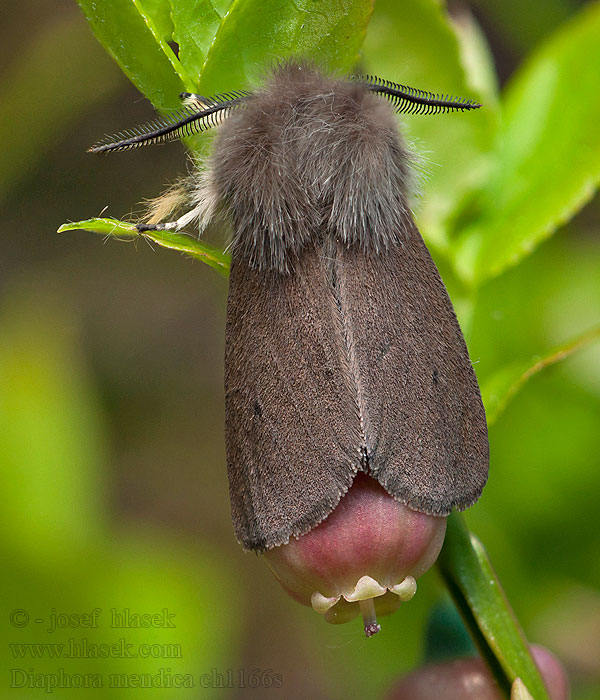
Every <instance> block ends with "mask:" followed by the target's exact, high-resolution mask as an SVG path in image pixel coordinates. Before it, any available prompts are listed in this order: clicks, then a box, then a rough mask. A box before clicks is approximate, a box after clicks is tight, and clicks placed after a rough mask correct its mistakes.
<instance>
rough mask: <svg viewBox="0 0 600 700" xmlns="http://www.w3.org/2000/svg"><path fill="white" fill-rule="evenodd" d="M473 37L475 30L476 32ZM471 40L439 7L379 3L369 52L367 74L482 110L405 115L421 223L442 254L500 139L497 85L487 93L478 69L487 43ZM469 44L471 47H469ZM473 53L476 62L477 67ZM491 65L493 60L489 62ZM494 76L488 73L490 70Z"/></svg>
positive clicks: (410, 1) (421, 0) (430, 0)
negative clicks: (464, 100)
mask: <svg viewBox="0 0 600 700" xmlns="http://www.w3.org/2000/svg"><path fill="white" fill-rule="evenodd" d="M473 31H475V30H474V29H473ZM478 41H479V45H478V46H475V45H474V43H475V39H474V38H473V37H472V36H471V37H468V38H467V37H466V36H465V32H464V31H463V32H457V30H456V29H455V27H454V25H453V24H452V23H451V22H450V21H449V19H448V16H447V14H446V11H445V9H444V7H443V5H442V3H439V2H437V1H436V0H404V1H403V2H397V1H396V0H378V1H377V3H376V5H375V11H374V13H373V19H372V21H371V26H370V30H369V32H368V34H367V38H366V40H365V45H364V55H365V65H366V70H367V71H368V72H369V73H375V74H377V75H379V76H381V77H382V78H386V79H388V80H393V81H395V82H400V83H404V84H407V85H412V86H413V87H416V88H420V89H423V90H430V91H432V92H440V93H444V94H452V95H458V96H460V97H471V98H474V99H478V100H481V101H482V102H483V107H482V108H481V109H479V110H477V111H474V112H469V113H465V114H459V113H450V114H438V115H434V116H425V115H403V117H402V122H403V131H404V133H405V134H406V137H407V140H408V143H409V145H410V146H411V147H412V150H414V152H415V153H416V156H417V170H418V175H419V183H418V184H419V187H418V190H419V194H420V196H419V200H418V201H417V202H415V205H414V207H415V210H416V215H417V222H418V224H419V228H420V229H421V232H422V233H423V235H424V237H425V238H426V239H427V241H428V242H429V243H432V244H434V245H435V246H436V247H437V248H439V249H444V248H446V247H447V246H448V243H449V237H448V231H447V226H448V221H450V220H451V219H452V220H454V219H455V218H456V217H457V216H458V215H457V211H456V210H457V207H460V206H462V204H463V203H462V200H463V198H464V197H466V195H467V194H468V193H469V192H471V191H472V190H473V189H474V188H475V187H476V186H478V185H479V182H480V181H481V179H482V178H483V177H484V176H486V174H487V173H488V171H489V169H490V167H491V160H490V155H489V152H490V151H491V149H492V146H493V143H494V141H495V138H496V131H497V124H498V105H497V98H496V97H495V96H494V97H493V99H491V98H490V93H491V94H493V91H494V87H493V83H488V84H487V87H486V88H485V90H482V78H481V72H480V71H481V69H480V68H479V67H478V68H477V71H478V72H475V70H474V68H473V66H477V65H478V62H480V61H481V60H482V58H481V57H482V56H485V55H486V54H487V53H488V51H487V49H486V48H485V41H484V39H483V38H482V37H481V36H479V38H478ZM467 44H468V45H467ZM473 53H476V54H477V55H478V56H479V58H478V60H477V61H473V60H472V59H471V56H472V54H473ZM485 61H487V62H488V63H489V61H490V59H489V57H486V58H485ZM488 72H489V69H488Z"/></svg>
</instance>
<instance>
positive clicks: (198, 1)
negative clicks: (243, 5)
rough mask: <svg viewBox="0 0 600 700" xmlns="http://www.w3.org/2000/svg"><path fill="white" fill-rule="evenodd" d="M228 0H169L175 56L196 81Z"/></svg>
mask: <svg viewBox="0 0 600 700" xmlns="http://www.w3.org/2000/svg"><path fill="white" fill-rule="evenodd" d="M230 4H231V0H187V2H181V1H179V2H178V1H177V0H171V5H172V13H171V17H172V19H173V25H174V32H173V38H174V39H175V41H176V42H177V44H178V45H179V59H180V61H181V62H182V64H183V65H184V66H185V70H186V72H187V74H188V75H190V76H191V78H192V79H193V80H194V82H195V83H198V81H199V77H200V74H201V73H202V70H203V66H204V61H205V60H206V56H207V54H208V51H209V49H210V47H211V46H212V43H213V41H214V39H215V35H216V33H217V30H218V29H219V27H220V25H221V20H222V19H223V17H224V16H225V15H226V14H227V9H228V8H229V5H230Z"/></svg>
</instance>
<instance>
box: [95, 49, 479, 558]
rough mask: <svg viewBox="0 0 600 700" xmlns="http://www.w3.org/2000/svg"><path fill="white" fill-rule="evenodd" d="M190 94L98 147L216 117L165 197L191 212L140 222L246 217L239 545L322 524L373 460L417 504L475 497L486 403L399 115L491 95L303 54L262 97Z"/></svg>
mask: <svg viewBox="0 0 600 700" xmlns="http://www.w3.org/2000/svg"><path fill="white" fill-rule="evenodd" d="M182 98H183V99H184V101H185V102H184V106H183V108H182V110H181V111H179V112H177V113H176V114H174V115H171V116H169V117H166V118H161V119H159V120H157V121H155V122H153V123H151V124H148V125H146V126H145V127H142V128H140V129H138V130H135V131H130V132H124V133H123V134H118V135H116V136H115V137H112V138H110V139H108V140H106V141H104V142H102V143H100V144H98V145H96V146H94V147H92V148H91V149H90V150H92V151H94V152H104V151H114V150H122V149H129V148H134V147H137V146H140V145H144V144H149V143H161V142H165V141H170V140H173V139H176V138H179V137H182V136H186V135H190V134H193V133H197V132H200V131H203V130H205V129H207V128H210V127H215V128H216V132H217V133H216V137H215V139H214V141H213V145H212V152H211V155H210V156H209V158H208V159H207V161H206V162H205V163H204V164H200V165H199V166H198V167H197V168H196V170H195V172H194V174H193V175H192V177H191V178H190V179H189V180H187V181H186V182H185V183H184V185H183V187H182V188H180V190H179V191H178V193H176V195H175V197H174V198H173V196H172V193H171V195H168V197H170V200H169V207H167V208H171V206H172V204H173V199H174V200H176V202H177V203H179V204H181V203H185V202H186V201H187V202H189V206H190V208H189V210H188V211H186V212H185V213H184V214H183V215H181V216H180V217H179V218H177V219H175V220H173V221H168V222H156V221H155V222H154V223H149V224H148V223H146V224H140V225H138V229H139V231H141V232H143V231H145V230H148V229H164V230H180V229H183V228H184V227H186V226H188V225H189V224H191V223H192V222H195V221H198V222H199V224H200V230H201V231H202V230H203V229H204V228H205V227H206V226H207V225H208V223H209V222H211V221H214V220H217V219H218V220H221V221H226V222H228V225H229V226H230V228H231V232H232V235H231V273H230V282H229V296H228V303H227V323H226V351H225V393H226V449H227V467H228V475H229V486H230V496H231V510H232V517H233V522H234V527H235V532H236V535H237V538H238V539H239V541H240V542H241V544H242V545H243V546H244V547H245V548H246V549H251V550H257V551H263V550H265V549H269V548H272V547H276V546H278V545H281V544H284V543H286V542H288V541H289V539H290V538H291V537H299V536H300V535H302V534H304V533H306V532H308V531H309V530H311V529H312V528H314V527H315V526H316V525H317V524H319V523H320V522H321V521H323V520H324V519H325V518H326V517H327V516H328V515H329V514H330V513H331V512H332V511H333V509H334V508H335V507H336V505H337V504H338V502H339V501H340V499H341V498H342V496H343V495H344V494H345V493H346V492H347V490H348V488H349V487H350V485H351V484H352V481H353V479H354V477H355V475H356V474H357V472H359V471H362V472H365V473H366V474H368V475H370V476H371V477H373V478H374V479H376V480H377V481H378V482H379V483H380V484H381V486H382V487H383V488H384V489H385V490H386V491H387V492H388V493H389V494H390V495H391V496H392V497H393V498H395V499H397V500H398V501H400V502H402V503H404V504H405V505H407V506H408V507H410V508H411V509H414V510H417V511H420V512H424V513H427V514H431V515H438V516H443V515H447V514H448V513H449V512H450V511H451V510H452V509H453V508H457V509H464V508H466V507H467V506H469V505H471V504H473V503H474V502H475V501H476V500H477V499H478V498H479V496H480V494H481V491H482V489H483V486H484V484H485V482H486V479H487V474H488V457H489V448H488V438H487V427H486V421H485V414H484V409H483V405H482V402H481V397H480V392H479V387H478V384H477V379H476V377H475V373H474V372H473V368H472V366H471V362H470V360H469V355H468V352H467V348H466V345H465V341H464V339H463V336H462V333H461V330H460V327H459V324H458V322H457V319H456V316H455V313H454V310H453V307H452V304H451V301H450V298H449V296H448V293H447V291H446V288H445V287H444V284H443V282H442V280H441V278H440V275H439V273H438V270H437V268H436V266H435V264H434V262H433V260H432V259H431V256H430V254H429V252H428V250H427V248H426V246H425V244H424V242H423V239H422V238H421V235H420V234H419V231H418V230H417V227H416V225H415V223H414V221H413V219H412V216H411V212H410V209H409V204H408V195H409V192H410V187H411V165H410V164H411V156H410V154H409V152H408V151H407V149H406V147H405V146H404V143H403V140H402V138H401V136H400V134H399V131H398V126H397V123H396V116H395V112H404V113H421V114H432V113H439V112H449V111H468V110H472V109H476V108H478V107H480V105H479V104H477V103H475V102H473V101H471V100H463V99H459V98H454V97H448V96H441V95H435V94H432V93H429V92H424V91H422V90H416V89H413V88H409V87H406V86H403V85H399V84H396V83H392V82H388V81H385V80H381V79H379V78H374V77H369V76H367V77H356V78H351V79H341V78H338V77H333V76H331V75H328V74H326V73H324V72H322V71H321V70H319V69H317V68H315V67H314V66H312V65H310V64H308V63H305V62H298V61H288V62H286V63H284V64H283V65H280V66H279V67H277V68H275V69H274V70H273V71H271V73H270V74H269V75H268V77H267V79H266V80H265V82H264V84H263V85H262V86H261V87H260V88H258V89H256V90H254V91H252V92H246V91H244V92H242V91H239V92H232V93H227V94H223V95H218V96H216V97H210V98H207V97H204V96H201V95H195V94H190V93H184V94H183V95H182ZM159 208H160V207H159ZM155 218H156V217H155Z"/></svg>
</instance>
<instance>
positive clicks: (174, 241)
mask: <svg viewBox="0 0 600 700" xmlns="http://www.w3.org/2000/svg"><path fill="white" fill-rule="evenodd" d="M81 229H83V230H85V231H92V232H93V233H101V234H104V235H108V236H113V237H115V238H119V237H125V238H138V237H139V238H144V239H146V240H147V241H151V242H152V243H156V244H157V245H159V246H161V247H162V248H169V249H170V250H178V251H179V252H181V253H185V254H186V255H188V256H189V257H191V258H194V259H195V260H201V261H202V262H203V263H206V264H207V265H209V266H210V267H212V268H214V269H215V270H217V271H218V272H220V273H221V274H222V275H224V276H225V277H227V276H228V274H229V256H228V255H227V253H224V252H223V251H220V250H218V249H217V248H213V246H210V245H207V244H206V243H202V242H201V241H199V240H198V239H197V238H195V237H194V236H191V235H190V234H187V233H180V232H178V233H175V232H173V231H144V232H143V233H140V232H139V231H138V230H137V228H136V225H135V224H132V223H129V222H127V221H117V219H86V220H85V221H77V222H74V223H69V224H63V225H62V226H60V227H59V229H58V233H64V232H65V231H77V230H81Z"/></svg>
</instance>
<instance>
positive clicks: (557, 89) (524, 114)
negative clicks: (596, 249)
mask: <svg viewBox="0 0 600 700" xmlns="http://www.w3.org/2000/svg"><path fill="white" fill-rule="evenodd" d="M599 36H600V3H591V4H590V5H588V6H587V7H585V8H584V9H583V10H582V11H581V12H580V13H579V14H578V15H577V16H576V17H575V19H574V20H573V21H571V22H569V23H568V24H566V25H564V26H563V27H562V28H561V29H560V30H559V31H558V32H557V33H556V34H555V35H554V36H553V37H552V38H551V39H550V41H548V42H547V43H546V44H545V45H544V46H543V47H542V48H541V49H540V50H538V51H536V52H535V53H534V55H533V56H532V57H531V59H530V60H529V61H528V62H527V63H526V65H525V66H524V67H523V68H522V69H521V70H520V71H519V72H518V74H517V76H516V77H515V79H514V80H513V81H512V84H511V85H510V87H509V88H508V90H507V93H506V97H505V100H504V124H503V128H502V133H501V136H500V139H499V142H498V145H497V149H496V162H497V167H496V168H495V170H494V173H493V174H492V176H491V178H490V179H489V180H488V182H487V183H486V184H485V186H484V188H483V192H482V195H481V197H480V199H479V202H478V209H479V212H478V218H477V220H476V221H475V222H474V223H473V224H472V225H470V226H468V227H467V229H466V230H465V231H463V232H462V234H461V235H460V237H459V239H458V245H457V251H456V264H457V267H458V269H459V271H460V273H461V274H462V276H463V277H464V279H465V280H467V281H469V282H472V283H475V284H481V282H482V281H484V280H485V279H488V278H490V277H493V276H495V275H499V274H500V273H501V272H502V271H503V270H505V269H506V268H507V267H508V266H510V265H514V264H516V263H518V262H519V260H521V258H522V257H523V256H525V255H528V254H529V253H531V252H532V251H533V250H535V248H536V246H538V245H539V244H540V243H541V242H542V241H543V240H544V239H546V238H547V237H548V236H551V235H552V234H553V233H554V232H555V231H556V230H557V228H559V227H560V226H561V225H562V224H564V223H565V222H567V221H568V220H569V219H570V218H571V217H572V216H573V215H574V214H575V213H576V212H577V211H578V210H579V209H580V208H581V207H582V206H583V205H584V204H585V203H586V202H587V201H588V200H589V199H590V198H591V197H592V195H593V194H594V192H595V190H596V188H597V187H598V182H599V180H600V129H599V128H598V126H599V125H600V91H599V90H598V75H599V74H600V41H598V37H599Z"/></svg>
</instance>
